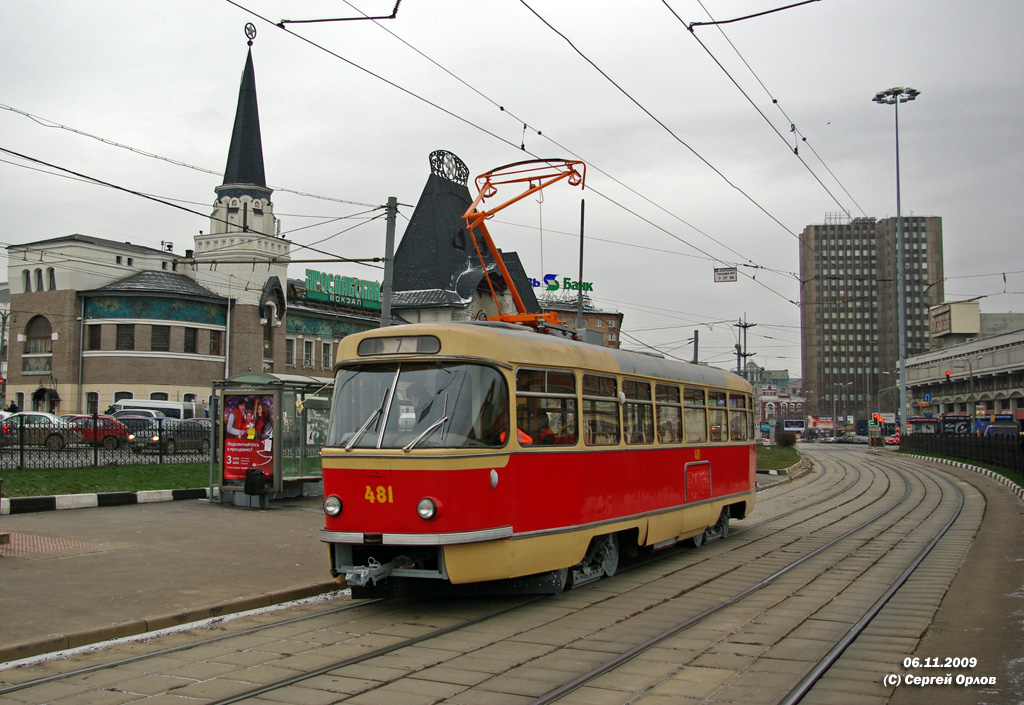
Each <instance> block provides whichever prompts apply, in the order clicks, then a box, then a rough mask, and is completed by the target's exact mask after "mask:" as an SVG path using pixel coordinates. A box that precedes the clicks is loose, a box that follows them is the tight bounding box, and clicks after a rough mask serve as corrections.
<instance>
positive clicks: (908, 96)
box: [871, 87, 921, 423]
mask: <svg viewBox="0 0 1024 705" xmlns="http://www.w3.org/2000/svg"><path fill="white" fill-rule="evenodd" d="M919 95H921V91H919V90H917V89H916V88H901V87H896V88H890V89H889V90H885V91H879V92H878V93H876V94H875V97H874V98H872V99H871V100H872V101H873V102H875V103H878V104H879V105H891V106H893V112H894V114H895V116H896V287H897V289H898V294H897V297H898V302H899V303H898V308H899V351H900V370H899V372H900V406H899V409H898V410H897V412H898V413H897V415H898V416H899V419H898V420H897V423H903V422H905V421H907V420H908V419H909V418H910V414H909V413H907V294H906V291H905V289H904V279H905V277H906V272H905V271H904V269H903V214H902V212H901V204H900V103H909V102H910V101H912V100H914V99H915V98H917V96H919Z"/></svg>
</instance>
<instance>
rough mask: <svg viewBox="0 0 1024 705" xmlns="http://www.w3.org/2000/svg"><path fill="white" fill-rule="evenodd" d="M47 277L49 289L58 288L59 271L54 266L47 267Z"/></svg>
mask: <svg viewBox="0 0 1024 705" xmlns="http://www.w3.org/2000/svg"><path fill="white" fill-rule="evenodd" d="M46 279H47V282H46V286H47V289H48V290H49V291H53V290H54V289H56V288H57V273H56V272H54V271H53V267H47V268H46Z"/></svg>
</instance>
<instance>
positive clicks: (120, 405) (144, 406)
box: [106, 399, 204, 419]
mask: <svg viewBox="0 0 1024 705" xmlns="http://www.w3.org/2000/svg"><path fill="white" fill-rule="evenodd" d="M133 410H149V411H159V412H160V413H161V414H163V415H164V416H167V417H169V418H172V419H194V418H196V417H201V416H203V413H204V410H203V409H202V408H201V405H200V404H197V403H196V402H192V401H158V400H156V399H121V400H120V401H115V402H114V403H113V404H112V405H111V406H110V408H109V409H107V411H106V413H108V414H114V413H116V412H118V411H133Z"/></svg>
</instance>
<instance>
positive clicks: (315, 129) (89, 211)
mask: <svg viewBox="0 0 1024 705" xmlns="http://www.w3.org/2000/svg"><path fill="white" fill-rule="evenodd" d="M393 4H394V3H393V0H373V1H370V0H360V1H359V2H356V3H352V4H349V3H346V2H344V1H341V2H338V1H335V2H303V3H295V2H277V1H271V0H244V1H239V2H238V3H237V4H236V3H234V2H227V1H221V0H202V1H200V0H175V1H174V2H166V1H164V2H158V1H156V0H150V1H147V2H137V1H135V2H129V1H127V0H122V1H116V0H107V1H102V0H93V1H90V2H80V1H79V0H71V1H45V0H40V1H38V2H31V3H27V2H22V1H15V0H0V16H2V18H3V22H2V23H0V62H2V67H3V72H2V76H3V78H2V79H0V147H2V148H4V149H6V150H11V151H13V152H17V153H19V154H22V155H26V156H28V157H31V158H34V159H37V160H41V161H44V162H47V163H49V164H52V165H56V166H58V167H61V168H64V169H68V170H71V171H74V172H78V173H80V174H84V175H87V176H89V177H94V178H97V179H101V180H103V181H107V182H110V183H112V184H115V185H118V186H121V187H124V188H126V189H132V190H136V191H140V192H145V193H147V194H152V195H155V196H158V197H160V198H162V199H167V200H173V201H174V202H175V203H177V204H179V205H181V206H184V207H186V208H188V209H191V210H195V211H197V212H198V213H199V214H193V213H189V212H186V211H182V210H178V209H175V208H171V207H168V206H166V205H161V204H159V203H155V202H153V201H149V200H146V199H144V198H141V197H139V196H135V195H130V194H128V193H125V192H122V191H117V190H114V189H111V188H107V187H101V186H97V185H94V184H89V183H85V182H83V181H80V180H75V179H73V178H67V175H66V174H65V175H60V174H59V173H58V172H56V170H54V169H52V168H46V167H41V166H39V165H38V164H33V163H31V162H28V161H25V160H23V159H20V158H16V157H13V156H11V155H10V154H7V153H4V154H0V184H2V189H0V219H2V222H3V227H2V229H0V242H2V243H3V244H4V245H9V244H16V243H23V242H32V241H37V240H44V239H48V238H53V237H59V236H63V235H68V234H71V233H83V234H87V235H92V236H95V237H101V238H108V239H112V240H118V241H128V242H132V243H133V244H137V245H145V246H150V247H154V248H158V247H160V246H161V243H162V242H170V243H173V245H174V250H175V251H176V252H178V253H181V254H184V251H185V250H186V249H191V248H192V247H193V241H192V238H193V236H194V235H195V234H197V233H198V232H199V231H200V230H208V229H209V219H208V216H209V213H210V211H211V206H212V204H213V200H214V188H215V187H216V186H217V185H219V184H220V183H221V175H222V174H223V170H224V164H225V161H226V157H227V147H228V142H229V139H230V135H231V127H232V120H233V117H234V110H235V104H236V99H237V94H238V84H239V78H240V76H241V70H242V67H243V64H244V61H245V53H246V50H247V47H246V38H245V34H244V29H243V28H244V25H245V24H246V23H247V22H252V23H253V24H254V25H255V26H256V28H257V31H258V36H257V37H256V39H255V42H254V46H253V58H254V63H255V68H256V84H257V91H258V95H259V108H260V121H261V127H262V134H263V150H264V159H265V164H266V174H267V181H268V185H270V186H272V187H273V188H275V189H278V190H277V191H276V192H275V194H274V197H273V200H274V204H275V209H276V213H277V215H278V217H279V218H280V219H281V221H282V232H283V233H284V234H285V235H286V236H287V237H288V238H289V239H290V240H292V242H293V243H295V245H296V246H298V245H313V246H315V247H316V248H317V249H319V250H322V251H324V252H328V253H331V254H332V255H337V256H340V257H350V258H357V257H375V256H381V255H382V254H383V242H384V231H385V227H384V221H383V219H381V218H379V217H378V216H379V215H380V212H381V211H380V210H373V209H374V208H375V207H376V206H379V205H380V204H383V203H385V202H386V201H387V198H388V197H389V196H395V197H397V198H398V201H399V202H400V203H401V204H405V205H403V207H401V208H400V218H399V225H398V235H399V237H401V234H402V232H403V231H404V227H405V224H406V223H407V222H408V217H409V216H410V215H411V214H412V209H413V206H414V205H415V203H416V201H417V199H418V198H419V195H420V192H421V191H422V189H423V185H424V183H425V182H426V179H427V176H428V174H429V164H428V161H427V158H428V155H429V153H430V152H431V151H433V150H435V149H445V150H448V151H451V152H453V153H455V154H457V155H458V156H459V157H460V158H461V159H462V160H463V161H464V162H465V163H466V164H467V165H468V167H469V170H470V174H471V176H475V175H477V174H480V173H482V172H485V171H488V170H491V169H493V168H495V167H498V166H501V165H504V164H508V163H510V162H515V161H520V160H523V159H532V158H537V157H544V158H571V159H582V160H583V161H585V162H586V163H587V165H588V166H587V182H586V188H585V189H583V190H581V189H579V188H578V187H577V188H573V187H571V186H568V185H567V184H564V183H562V184H558V185H555V186H553V187H551V188H549V189H547V190H545V191H544V194H543V203H538V201H537V199H536V198H533V199H529V200H526V201H523V202H521V203H519V204H517V205H515V206H513V207H511V208H509V209H508V210H507V211H505V212H503V213H502V214H500V215H499V216H498V218H497V219H496V220H495V221H494V222H493V223H491V224H490V225H489V229H490V232H491V234H492V236H493V237H494V239H495V240H496V242H497V244H498V246H499V247H501V248H502V249H505V250H514V251H517V252H519V253H520V256H521V258H522V260H523V262H524V264H525V265H526V268H527V271H528V273H529V274H530V275H531V276H534V277H536V278H538V279H540V278H541V277H542V276H543V275H544V274H547V273H554V274H558V275H560V276H563V277H564V276H570V277H572V278H574V279H575V278H576V274H577V271H578V268H579V264H578V253H579V239H578V233H579V229H580V222H579V221H580V199H581V198H583V199H585V200H586V223H585V235H586V237H585V256H584V280H585V281H589V282H593V298H594V301H595V303H596V304H597V305H598V306H600V307H602V308H607V309H614V310H620V311H622V312H623V313H624V314H625V320H624V324H623V325H624V328H623V347H625V348H633V349H637V348H641V347H643V346H652V347H655V348H658V349H660V350H661V351H662V352H665V353H666V354H670V355H674V356H678V357H680V358H683V359H689V358H690V357H691V356H692V346H691V344H690V343H689V342H688V341H689V339H690V338H692V336H693V332H694V330H699V331H700V358H701V359H702V360H704V361H708V362H711V363H712V364H716V365H718V366H722V367H729V368H734V367H735V364H736V360H735V354H734V350H733V346H734V344H735V343H736V340H737V335H738V329H737V327H736V326H735V324H736V323H737V322H738V321H739V319H742V318H745V319H746V320H747V322H749V323H752V324H755V327H753V328H750V329H749V331H748V338H747V340H748V349H749V350H750V351H751V352H753V353H755V355H754V356H753V358H752V360H753V361H754V362H756V363H757V364H759V365H762V366H765V367H768V368H771V369H780V368H788V369H789V370H790V373H791V375H792V376H794V377H795V376H799V375H800V347H799V342H800V330H799V322H800V316H799V306H798V302H799V284H798V281H797V276H796V273H797V270H798V240H797V236H798V235H799V234H800V232H801V231H802V230H803V228H804V227H805V226H807V225H809V224H815V223H822V222H825V220H826V218H830V217H834V216H836V215H837V214H843V213H846V214H849V215H850V216H853V217H859V216H864V215H867V216H874V217H878V218H884V217H888V216H893V215H895V213H896V175H895V129H894V115H893V112H894V111H893V108H892V107H888V106H880V105H877V104H874V103H872V101H871V98H872V96H874V95H875V93H877V92H878V91H881V90H884V89H888V88H891V87H894V86H909V87H913V88H916V89H917V90H919V91H921V95H920V97H919V98H918V99H917V100H916V101H915V102H912V103H909V104H907V105H904V106H902V107H901V109H900V113H899V115H900V156H901V177H902V208H903V213H904V214H906V215H934V216H941V217H942V219H943V230H944V239H945V248H944V249H945V256H944V259H945V273H946V283H945V289H946V296H947V299H950V300H960V299H964V298H970V297H975V296H981V297H985V298H983V299H982V311H983V312H988V313H995V312H1007V311H1013V312H1021V311H1024V293H1022V292H1024V257H1022V255H1021V250H1022V248H1021V244H1020V235H1019V232H1018V230H1019V222H1020V217H1019V214H1018V212H1017V208H1018V204H1019V202H1020V200H1021V195H1022V194H1024V178H1022V160H1024V144H1022V143H1024V137H1022V130H1021V126H1022V111H1024V81H1022V75H1021V74H1022V70H1024V69H1022V67H1024V50H1022V48H1021V42H1020V41H1019V38H1018V37H1017V36H1016V34H1018V33H1019V29H1020V28H1021V27H1022V26H1024V3H1021V2H1020V0H990V1H989V2H986V3H964V2H960V1H954V0H900V1H899V2H893V0H820V2H812V3H810V4H806V5H803V6H799V7H794V8H792V9H786V10H783V11H780V12H776V13H773V14H768V15H764V16H762V17H757V18H753V19H747V20H743V21H739V22H733V23H730V24H724V25H718V26H707V25H703V26H694V27H693V28H692V32H691V31H690V29H689V28H688V25H690V23H694V22H707V21H709V20H710V19H711V18H712V17H713V18H714V19H716V20H727V19H734V18H737V17H741V16H743V15H749V14H752V13H755V12H761V11H766V10H770V9H774V8H778V7H781V6H783V5H785V4H786V3H785V2H782V3H772V2H766V1H764V0H751V1H749V2H735V1H734V0H733V1H729V0H703V2H702V3H701V2H697V1H696V0H669V1H668V2H667V3H665V2H661V1H658V0H644V1H642V2H617V3H613V2H604V1H601V0H588V1H586V2H583V1H582V0H576V1H570V0H526V2H521V1H519V0H489V1H488V2H480V1H479V0H478V1H477V2H469V1H467V0H461V1H460V0H429V1H428V0H405V2H403V3H402V4H401V6H400V8H399V11H398V15H397V18H396V19H393V20H386V21H381V22H378V23H375V22H370V21H350V22H336V23H322V24H288V25H286V30H282V29H279V28H278V27H276V26H275V23H277V22H278V21H279V20H282V19H289V20H298V19H311V18H330V17H357V16H360V14H361V13H362V12H365V13H366V14H369V15H384V16H386V15H389V14H390V13H391V11H392V9H393ZM709 13H710V14H709ZM773 101H777V102H774V103H773ZM502 108H503V109H502ZM25 113H29V114H31V115H32V116H33V118H29V117H26V116H25ZM524 124H525V127H524ZM58 125H59V126H63V128H68V129H63V128H62V127H58ZM791 125H792V126H794V128H793V129H791ZM95 138H102V140H104V141H100V140H98V139H95ZM110 143H117V144H118V145H124V146H127V147H131V148H133V149H134V150H137V151H135V152H133V151H129V150H127V149H124V148H122V147H119V146H115V145H113V144H110ZM794 145H796V146H798V154H794V152H793V147H794ZM152 155H157V156H159V157H161V159H157V158H155V157H154V156H152ZM196 167H198V168H196ZM204 170H208V171H204ZM209 172H213V173H209ZM471 190H472V183H471ZM474 193H475V191H474ZM502 193H503V195H504V194H506V193H507V195H509V196H511V195H512V193H511V192H502ZM306 194H312V195H315V196H318V197H320V198H314V197H312V196H310V195H306ZM375 217H376V218H377V219H372V218H375ZM844 217H845V216H844ZM314 243H315V244H314ZM308 252H309V251H308V250H303V249H300V248H298V247H293V254H294V255H295V256H296V257H299V256H307V254H306V253H308ZM315 256H320V255H315ZM306 266H309V265H293V266H292V269H291V270H290V276H292V277H296V278H297V277H300V276H302V274H303V272H304V269H305V267H306ZM316 266H317V267H320V268H322V269H323V270H324V271H331V272H337V273H342V274H349V275H354V276H358V277H360V278H365V279H374V280H380V279H381V278H382V272H381V271H380V270H379V269H373V268H369V267H366V266H357V265H347V266H341V265H338V266H335V265H330V264H324V265H316ZM726 266H738V267H739V269H740V279H739V281H738V282H736V283H718V284H716V283H714V281H713V272H714V269H715V268H716V267H726Z"/></svg>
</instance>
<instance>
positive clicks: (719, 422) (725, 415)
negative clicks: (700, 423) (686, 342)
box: [708, 390, 729, 443]
mask: <svg viewBox="0 0 1024 705" xmlns="http://www.w3.org/2000/svg"><path fill="white" fill-rule="evenodd" d="M726 401H727V395H726V393H725V392H716V391H714V390H710V391H709V392H708V407H710V408H709V409H708V428H709V431H710V440H711V442H712V443H724V442H725V441H727V440H729V437H728V436H727V435H726V434H727V432H728V428H729V412H728V411H727V410H726V409H727V404H726Z"/></svg>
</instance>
